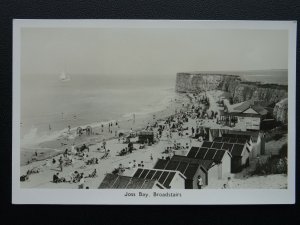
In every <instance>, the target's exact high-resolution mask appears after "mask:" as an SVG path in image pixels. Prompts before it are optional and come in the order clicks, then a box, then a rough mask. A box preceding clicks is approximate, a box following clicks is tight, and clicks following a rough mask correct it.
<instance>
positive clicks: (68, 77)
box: [60, 72, 71, 81]
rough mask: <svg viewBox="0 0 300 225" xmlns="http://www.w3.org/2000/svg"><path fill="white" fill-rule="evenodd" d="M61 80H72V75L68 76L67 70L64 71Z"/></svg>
mask: <svg viewBox="0 0 300 225" xmlns="http://www.w3.org/2000/svg"><path fill="white" fill-rule="evenodd" d="M60 80H61V81H69V80H71V78H70V76H67V75H66V73H65V72H62V73H61V75H60Z"/></svg>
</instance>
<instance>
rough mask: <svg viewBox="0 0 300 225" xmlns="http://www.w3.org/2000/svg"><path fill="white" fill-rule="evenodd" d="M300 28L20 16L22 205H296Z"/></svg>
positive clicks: (16, 80)
mask: <svg viewBox="0 0 300 225" xmlns="http://www.w3.org/2000/svg"><path fill="white" fill-rule="evenodd" d="M295 62H296V22H294V21H164V20H14V23H13V149H12V154H13V163H12V170H13V178H12V180H13V184H12V187H13V189H12V194H13V195H12V202H13V203H15V204H292V203H294V202H295V91H296V82H295V81H296V63H295Z"/></svg>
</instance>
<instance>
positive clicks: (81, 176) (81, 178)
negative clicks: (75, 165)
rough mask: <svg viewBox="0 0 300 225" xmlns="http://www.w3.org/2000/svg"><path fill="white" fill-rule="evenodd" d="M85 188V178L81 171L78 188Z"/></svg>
mask: <svg viewBox="0 0 300 225" xmlns="http://www.w3.org/2000/svg"><path fill="white" fill-rule="evenodd" d="M83 188H84V178H83V173H81V175H80V180H79V185H78V189H83Z"/></svg>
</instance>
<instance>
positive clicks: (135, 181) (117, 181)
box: [99, 173, 162, 189]
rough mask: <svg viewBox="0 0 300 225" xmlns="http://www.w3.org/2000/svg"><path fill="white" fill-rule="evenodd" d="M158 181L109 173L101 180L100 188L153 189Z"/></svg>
mask: <svg viewBox="0 0 300 225" xmlns="http://www.w3.org/2000/svg"><path fill="white" fill-rule="evenodd" d="M156 183H157V182H156V180H151V179H142V178H135V177H128V176H121V175H117V174H111V173H108V174H106V176H105V177H104V179H103V181H102V182H101V184H100V186H99V189H107V188H109V189H152V188H153V187H154V185H155V184H156ZM161 186H162V185H161Z"/></svg>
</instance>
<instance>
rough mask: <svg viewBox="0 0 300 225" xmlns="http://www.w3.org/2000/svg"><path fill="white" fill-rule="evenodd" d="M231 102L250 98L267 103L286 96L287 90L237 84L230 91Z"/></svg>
mask: <svg viewBox="0 0 300 225" xmlns="http://www.w3.org/2000/svg"><path fill="white" fill-rule="evenodd" d="M230 93H231V94H232V97H233V102H234V103H238V102H243V101H247V100H250V99H253V100H263V101H264V102H267V103H268V104H269V105H271V104H274V103H277V102H279V101H280V100H282V99H284V98H287V91H286V90H283V89H276V88H267V87H266V88H264V87H259V86H256V85H248V84H238V85H237V86H236V87H235V89H234V90H233V91H230Z"/></svg>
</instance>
